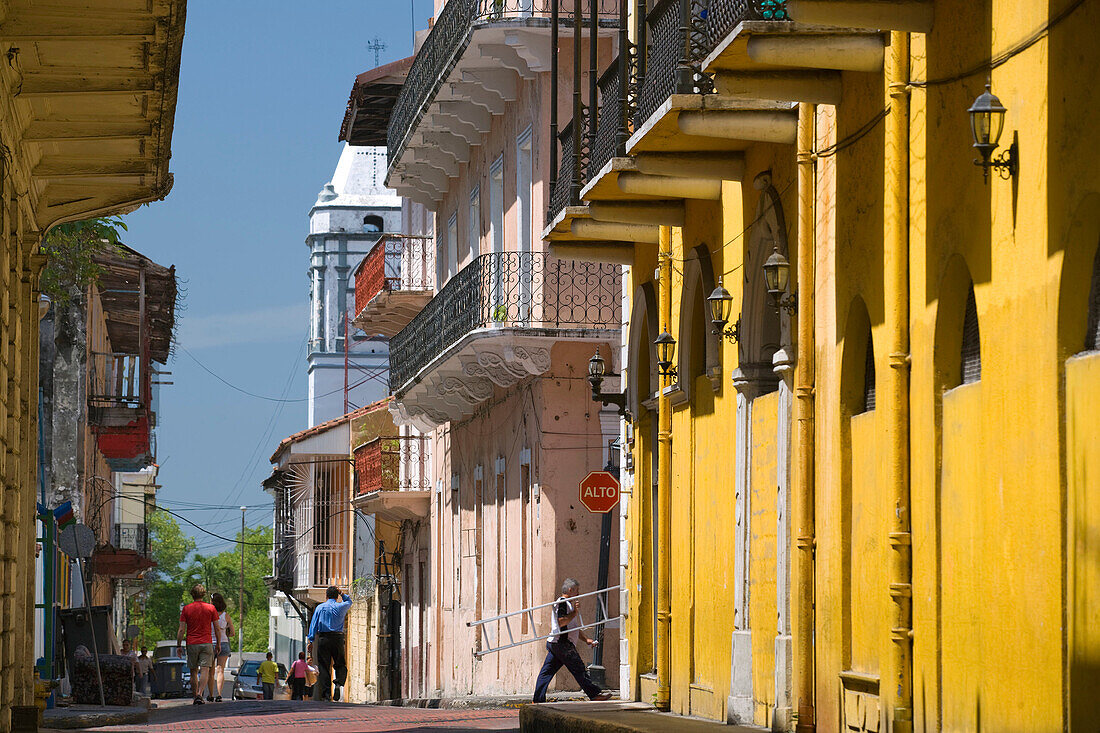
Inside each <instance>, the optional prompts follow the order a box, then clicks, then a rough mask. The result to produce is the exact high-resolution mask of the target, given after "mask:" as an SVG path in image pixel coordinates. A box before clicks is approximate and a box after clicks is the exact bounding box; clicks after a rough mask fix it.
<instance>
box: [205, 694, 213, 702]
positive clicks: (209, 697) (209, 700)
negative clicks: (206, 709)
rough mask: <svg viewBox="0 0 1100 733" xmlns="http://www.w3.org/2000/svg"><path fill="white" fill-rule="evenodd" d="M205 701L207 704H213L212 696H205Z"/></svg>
mask: <svg viewBox="0 0 1100 733" xmlns="http://www.w3.org/2000/svg"><path fill="white" fill-rule="evenodd" d="M206 701H207V702H214V696H213V695H207V696H206Z"/></svg>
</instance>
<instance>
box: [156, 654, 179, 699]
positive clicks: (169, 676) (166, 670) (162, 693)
mask: <svg viewBox="0 0 1100 733" xmlns="http://www.w3.org/2000/svg"><path fill="white" fill-rule="evenodd" d="M185 668H186V663H185V662H184V661H183V660H182V659H161V660H158V661H157V662H156V664H154V665H153V685H154V686H153V694H154V695H156V696H159V697H182V696H183V694H184V692H185V690H184V684H183V672H184V669H185Z"/></svg>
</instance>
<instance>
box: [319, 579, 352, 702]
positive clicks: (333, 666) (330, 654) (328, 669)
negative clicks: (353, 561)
mask: <svg viewBox="0 0 1100 733" xmlns="http://www.w3.org/2000/svg"><path fill="white" fill-rule="evenodd" d="M341 595H342V596H343V601H338V600H337V599H338V598H340V597H341ZM325 598H326V600H325V602H324V603H322V604H321V605H319V606H317V608H315V609H313V618H312V620H310V622H309V646H310V648H311V649H313V647H314V646H316V648H315V649H313V657H314V658H315V659H316V660H317V668H318V673H317V683H316V684H314V685H313V699H314V700H328V699H329V695H330V694H331V696H332V699H333V700H335V701H339V700H340V688H341V687H343V685H344V683H345V682H346V681H347V679H348V664H347V660H346V658H345V656H344V618H346V617H347V615H348V609H349V608H351V598H350V597H349V596H348V594H347V593H343V594H341V593H340V589H339V588H337V587H336V586H335V585H330V586H329V587H328V590H326V591H325ZM333 670H335V671H336V679H335V683H336V688H335V690H333V689H332V683H333V681H334V680H333V679H332V672H333Z"/></svg>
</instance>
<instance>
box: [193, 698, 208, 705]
mask: <svg viewBox="0 0 1100 733" xmlns="http://www.w3.org/2000/svg"><path fill="white" fill-rule="evenodd" d="M191 704H192V705H205V704H206V703H205V702H203V699H202V698H201V697H196V698H195V701H194V702H193V703H191Z"/></svg>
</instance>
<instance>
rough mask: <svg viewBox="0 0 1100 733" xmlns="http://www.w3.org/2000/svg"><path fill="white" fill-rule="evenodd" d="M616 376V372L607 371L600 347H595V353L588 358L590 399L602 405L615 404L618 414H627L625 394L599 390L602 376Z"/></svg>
mask: <svg viewBox="0 0 1100 733" xmlns="http://www.w3.org/2000/svg"><path fill="white" fill-rule="evenodd" d="M609 376H610V377H617V376H619V375H617V374H608V373H607V363H606V362H605V361H604V360H603V357H602V356H600V347H599V346H597V347H596V353H595V354H593V355H592V358H591V359H589V360H588V383H589V384H590V385H591V386H592V401H593V402H599V403H602V404H604V405H615V407H617V408H618V409H619V414H620V415H627V414H628V413H627V410H626V395H625V394H623V393H622V392H607V393H604V392H601V391H600V387H601V386H602V385H603V380H604V377H609Z"/></svg>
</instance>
